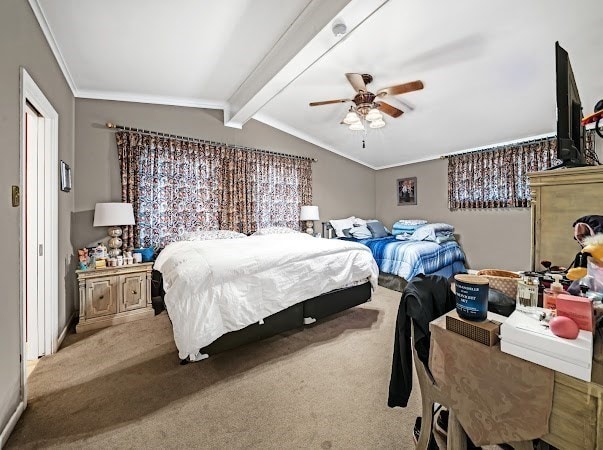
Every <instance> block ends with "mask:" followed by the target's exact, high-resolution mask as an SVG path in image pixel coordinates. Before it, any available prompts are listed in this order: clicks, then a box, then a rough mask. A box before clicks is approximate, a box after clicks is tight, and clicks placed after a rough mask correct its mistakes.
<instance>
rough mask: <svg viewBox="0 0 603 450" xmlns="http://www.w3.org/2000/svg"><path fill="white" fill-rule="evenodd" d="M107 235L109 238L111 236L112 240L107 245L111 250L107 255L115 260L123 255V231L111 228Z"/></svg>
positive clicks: (119, 228)
mask: <svg viewBox="0 0 603 450" xmlns="http://www.w3.org/2000/svg"><path fill="white" fill-rule="evenodd" d="M107 233H108V234H109V236H111V239H109V242H108V243H107V245H108V246H109V249H110V250H109V251H108V252H107V254H108V255H109V256H110V257H111V258H115V257H117V256H119V255H121V245H122V244H123V241H122V240H121V238H120V236H121V235H122V233H123V231H122V229H121V227H109V229H108V231H107Z"/></svg>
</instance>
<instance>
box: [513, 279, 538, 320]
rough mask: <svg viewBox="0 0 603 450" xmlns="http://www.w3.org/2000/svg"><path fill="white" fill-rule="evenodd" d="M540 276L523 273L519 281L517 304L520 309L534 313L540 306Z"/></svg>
mask: <svg viewBox="0 0 603 450" xmlns="http://www.w3.org/2000/svg"><path fill="white" fill-rule="evenodd" d="M538 283H539V281H538V277H529V276H526V275H523V276H522V278H521V279H520V280H519V281H518V282H517V305H516V309H517V310H519V311H523V312H527V313H532V312H534V311H536V307H537V306H538Z"/></svg>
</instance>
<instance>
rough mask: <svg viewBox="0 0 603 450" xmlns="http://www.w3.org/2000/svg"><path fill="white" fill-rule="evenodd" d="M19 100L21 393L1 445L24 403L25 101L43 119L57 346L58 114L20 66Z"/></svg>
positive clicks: (47, 335) (50, 319)
mask: <svg viewBox="0 0 603 450" xmlns="http://www.w3.org/2000/svg"><path fill="white" fill-rule="evenodd" d="M19 79H20V82H19V86H20V102H19V130H20V135H19V158H20V180H19V183H20V189H21V199H22V200H21V205H20V208H21V213H20V215H19V219H20V220H19V222H20V223H19V243H20V245H19V247H20V249H19V281H20V282H19V329H20V332H21V339H20V353H21V393H20V402H19V404H18V405H17V408H16V410H15V412H14V413H13V415H12V416H11V418H10V419H9V421H8V423H7V425H6V427H5V429H4V430H2V433H1V435H0V446H1V445H3V444H4V443H5V442H6V440H7V439H8V436H9V435H10V433H11V431H12V430H13V428H14V426H15V425H16V423H17V420H18V419H19V417H20V416H21V414H22V412H23V411H24V410H25V408H26V406H27V381H26V370H27V367H26V358H25V326H24V325H25V324H24V320H25V304H26V298H25V292H26V290H25V288H26V273H27V272H26V265H25V262H26V255H27V253H26V250H27V249H26V239H25V223H26V217H25V213H26V209H25V208H24V207H23V202H24V200H25V199H26V196H27V192H26V190H25V180H26V178H25V171H26V154H25V151H26V141H25V129H26V127H25V104H26V102H29V103H30V104H31V105H32V106H33V107H34V108H35V109H36V110H37V111H38V112H39V113H40V115H41V116H42V117H43V118H44V141H45V145H44V159H45V166H44V179H45V180H46V183H47V185H46V189H45V192H44V214H45V217H46V219H45V221H46V223H47V224H49V226H48V227H46V229H45V230H44V247H45V248H44V255H43V258H44V260H45V261H44V263H45V264H44V266H45V279H46V283H45V286H44V322H45V332H44V348H43V349H44V353H45V355H50V354H52V353H54V352H56V350H57V347H58V314H59V291H58V282H59V272H58V266H59V264H58V263H59V261H58V241H59V235H58V228H59V227H58V225H59V212H58V191H59V114H58V113H57V112H56V110H55V109H54V108H53V107H52V105H51V104H50V102H49V101H48V99H47V98H46V96H45V95H44V93H43V92H42V90H41V89H40V88H39V87H38V85H37V84H36V82H35V81H34V80H33V78H32V77H31V76H30V75H29V73H28V72H27V70H26V69H25V68H24V67H21V68H20V73H19Z"/></svg>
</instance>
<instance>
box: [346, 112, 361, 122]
mask: <svg viewBox="0 0 603 450" xmlns="http://www.w3.org/2000/svg"><path fill="white" fill-rule="evenodd" d="M357 122H360V118H359V117H358V114H356V113H355V112H354V111H350V112H349V113H347V115H346V116H345V119H343V123H345V124H347V125H351V124H353V123H357Z"/></svg>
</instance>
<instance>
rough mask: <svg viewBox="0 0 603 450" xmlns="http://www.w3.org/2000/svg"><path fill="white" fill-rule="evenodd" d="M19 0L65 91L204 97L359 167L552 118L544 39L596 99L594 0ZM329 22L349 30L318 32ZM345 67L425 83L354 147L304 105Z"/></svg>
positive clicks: (331, 109)
mask: <svg viewBox="0 0 603 450" xmlns="http://www.w3.org/2000/svg"><path fill="white" fill-rule="evenodd" d="M30 3H31V4H32V7H33V9H34V12H36V15H37V17H38V20H39V21H40V23H41V25H42V28H43V29H44V31H45V34H46V36H47V39H48V40H49V43H50V45H51V47H52V48H53V50H54V52H55V55H56V56H57V59H58V60H59V64H61V66H62V68H63V71H64V72H65V74H66V76H67V78H68V81H69V83H70V85H71V87H72V89H73V91H74V95H76V96H77V97H87V98H106V99H113V100H130V101H142V102H148V103H162V104H175V105H184V106H196V107H209V108H220V109H224V110H225V122H226V123H227V124H228V125H230V126H239V127H240V126H244V123H245V122H246V121H247V120H248V119H249V118H251V117H253V118H256V119H258V120H261V121H263V122H265V123H268V124H270V125H272V126H275V127H276V128H279V129H282V130H283V131H286V132H289V133H291V134H293V135H296V136H298V137H300V138H302V139H305V140H307V141H310V142H313V143H315V144H317V145H320V146H322V147H324V148H326V149H328V150H331V151H334V152H336V153H339V154H342V155H344V156H346V157H348V158H350V159H353V160H356V161H359V162H361V163H363V164H365V165H367V166H370V167H373V168H383V167H389V166H392V165H398V164H406V163H409V162H413V161H421V160H426V159H432V158H434V157H438V156H440V155H442V154H446V153H451V152H456V151H460V150H464V149H469V148H475V147H481V146H485V145H488V144H495V143H499V142H505V141H510V140H515V139H519V138H523V137H530V136H535V135H541V134H546V133H550V132H552V131H554V130H555V67H554V61H555V54H554V43H555V41H556V40H559V41H560V43H561V45H562V46H563V47H564V48H565V49H566V50H567V51H568V52H569V55H570V59H571V62H572V67H573V70H574V74H575V77H576V81H577V84H578V89H579V91H580V95H581V98H582V104H583V106H584V110H585V112H586V113H589V112H591V111H592V108H593V106H594V104H595V102H596V101H597V100H598V99H600V98H603V77H602V76H601V74H602V73H603V57H601V56H600V55H603V40H602V39H601V38H600V30H601V29H603V10H602V9H601V8H600V7H599V5H598V3H599V2H598V1H597V0H585V1H581V2H569V1H566V0H533V1H525V0H507V1H505V2H484V1H479V0H455V1H454V2H451V1H446V0H434V1H431V2H416V1H410V0H389V1H387V0H370V1H369V0H338V1H336V2H335V1H333V0H328V1H327V0H287V1H277V0H229V1H227V2H210V1H199V0H197V1H195V0H179V1H178V2H177V3H174V2H165V1H160V0H146V1H145V0H128V1H118V0H109V1H107V0H106V1H103V2H98V1H93V0H30ZM382 5H383V6H382ZM333 20H343V21H344V22H345V23H346V25H348V29H349V30H351V31H350V32H349V33H348V34H347V35H346V36H344V37H343V38H337V37H335V36H333V35H332V34H331V33H330V26H331V25H330V24H331V23H332V22H333ZM346 72H358V73H370V74H372V75H373V76H374V82H373V83H372V84H371V85H369V88H370V89H371V90H373V92H374V91H375V90H377V89H379V88H382V87H386V86H390V85H394V84H399V83H403V82H407V81H412V80H416V79H420V80H422V81H423V82H424V84H425V89H424V90H422V91H417V92H413V93H410V94H406V95H403V96H398V97H396V98H391V97H386V98H385V99H384V100H385V101H387V102H390V103H391V104H392V105H394V106H397V107H399V108H401V109H403V110H404V111H405V114H404V115H403V116H402V117H400V118H398V119H393V118H389V117H387V116H386V119H385V120H386V122H387V125H386V127H385V128H382V129H379V130H369V131H368V132H367V135H366V148H364V149H363V148H362V145H361V141H362V132H353V131H350V130H349V129H347V127H345V126H343V125H340V124H339V122H340V120H341V119H342V118H343V116H344V115H345V112H346V110H347V107H348V105H347V104H335V105H327V106H320V107H313V108H311V107H309V106H308V103H309V102H311V101H319V100H329V99H334V98H350V97H351V96H353V95H354V92H353V89H352V88H351V86H350V85H349V84H348V82H347V81H346V78H345V76H344V74H345V73H346ZM400 101H402V102H403V103H402V102H400ZM126 125H127V124H126ZM167 131H169V130H167Z"/></svg>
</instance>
